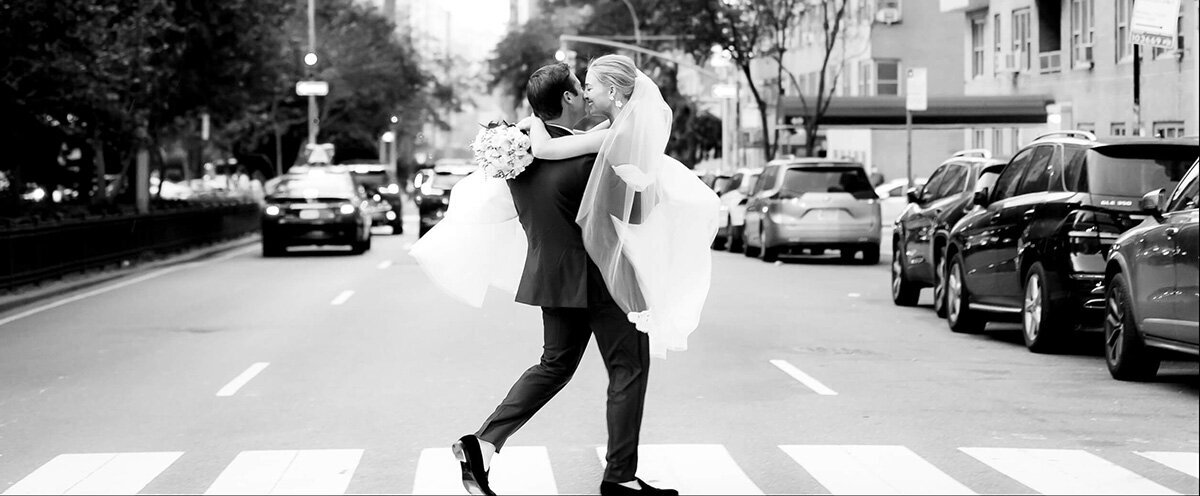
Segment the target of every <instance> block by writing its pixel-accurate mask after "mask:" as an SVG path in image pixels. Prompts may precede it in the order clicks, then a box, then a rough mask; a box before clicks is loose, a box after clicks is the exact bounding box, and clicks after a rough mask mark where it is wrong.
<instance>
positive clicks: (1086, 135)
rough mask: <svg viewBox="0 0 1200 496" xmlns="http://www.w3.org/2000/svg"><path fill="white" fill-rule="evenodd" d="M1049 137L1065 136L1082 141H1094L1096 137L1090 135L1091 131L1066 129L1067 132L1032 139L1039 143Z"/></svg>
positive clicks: (1051, 133) (1055, 132) (1053, 132)
mask: <svg viewBox="0 0 1200 496" xmlns="http://www.w3.org/2000/svg"><path fill="white" fill-rule="evenodd" d="M1051 136H1066V137H1068V138H1071V137H1078V138H1082V139H1085V140H1088V141H1096V135H1095V134H1094V133H1092V132H1091V131H1081V130H1078V129H1068V130H1064V131H1051V132H1049V133H1046V134H1043V135H1041V136H1038V137H1037V138H1034V141H1041V140H1043V139H1046V138H1049V137H1051Z"/></svg>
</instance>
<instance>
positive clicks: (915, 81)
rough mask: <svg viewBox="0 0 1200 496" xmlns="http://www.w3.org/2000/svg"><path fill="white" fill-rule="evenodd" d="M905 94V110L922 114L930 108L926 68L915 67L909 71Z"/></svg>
mask: <svg viewBox="0 0 1200 496" xmlns="http://www.w3.org/2000/svg"><path fill="white" fill-rule="evenodd" d="M904 92H905V94H906V95H907V98H906V99H905V101H904V108H906V109H908V110H910V111H913V112H921V111H924V110H926V109H927V108H928V104H929V102H928V96H929V95H928V92H927V89H926V74H925V68H924V67H913V68H912V69H909V70H908V80H907V81H906V82H905V86H904Z"/></svg>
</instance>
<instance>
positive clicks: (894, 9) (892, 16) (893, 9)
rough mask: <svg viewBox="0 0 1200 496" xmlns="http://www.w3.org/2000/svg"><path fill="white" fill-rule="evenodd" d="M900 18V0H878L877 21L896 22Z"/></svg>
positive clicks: (876, 7)
mask: <svg viewBox="0 0 1200 496" xmlns="http://www.w3.org/2000/svg"><path fill="white" fill-rule="evenodd" d="M900 20H901V15H900V0H878V2H877V3H876V4H875V21H876V22H882V23H884V24H895V23H897V22H900Z"/></svg>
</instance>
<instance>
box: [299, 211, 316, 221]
mask: <svg viewBox="0 0 1200 496" xmlns="http://www.w3.org/2000/svg"><path fill="white" fill-rule="evenodd" d="M300 218H301V219H304V220H313V219H320V218H321V212H319V211H317V210H301V211H300Z"/></svg>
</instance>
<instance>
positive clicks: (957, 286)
mask: <svg viewBox="0 0 1200 496" xmlns="http://www.w3.org/2000/svg"><path fill="white" fill-rule="evenodd" d="M964 274H965V272H964V271H963V262H962V257H961V256H958V255H955V257H954V260H953V261H951V262H950V268H949V271H948V272H947V273H946V323H947V324H949V325H950V330H951V331H954V332H963V333H976V332H981V331H983V328H984V326H985V325H987V321H985V320H983V316H982V315H980V313H979V312H977V311H975V310H972V309H971V306H970V297H969V294H968V293H967V285H966V280H965V279H964V278H963V275H964Z"/></svg>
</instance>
